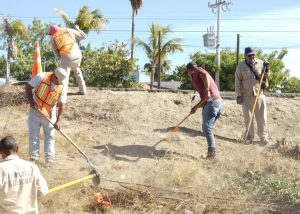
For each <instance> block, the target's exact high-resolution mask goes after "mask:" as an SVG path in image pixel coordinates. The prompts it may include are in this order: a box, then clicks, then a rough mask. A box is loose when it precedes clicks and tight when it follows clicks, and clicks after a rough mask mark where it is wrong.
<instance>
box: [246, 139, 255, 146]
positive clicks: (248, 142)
mask: <svg viewBox="0 0 300 214" xmlns="http://www.w3.org/2000/svg"><path fill="white" fill-rule="evenodd" d="M245 144H246V145H251V144H253V140H252V139H247V140H246V141H245Z"/></svg>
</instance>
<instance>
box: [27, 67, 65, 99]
mask: <svg viewBox="0 0 300 214" xmlns="http://www.w3.org/2000/svg"><path fill="white" fill-rule="evenodd" d="M45 76H46V72H42V73H39V74H37V75H36V76H35V77H33V78H32V79H31V80H30V81H29V82H28V84H29V85H31V86H32V87H34V91H36V90H37V89H38V87H39V86H40V84H41V82H42V81H43V79H44V78H45ZM55 86H56V85H55V84H54V83H53V82H51V85H50V87H51V90H53V89H54V87H55ZM33 99H34V101H35V102H36V103H37V101H36V100H35V96H33ZM58 102H59V103H64V104H65V103H66V102H67V87H65V86H64V88H63V90H62V93H61V95H60V97H59V100H58Z"/></svg>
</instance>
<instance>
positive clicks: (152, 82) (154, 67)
mask: <svg viewBox="0 0 300 214" xmlns="http://www.w3.org/2000/svg"><path fill="white" fill-rule="evenodd" d="M155 70H156V64H155V63H154V64H152V65H151V84H150V89H153V84H154V75H155Z"/></svg>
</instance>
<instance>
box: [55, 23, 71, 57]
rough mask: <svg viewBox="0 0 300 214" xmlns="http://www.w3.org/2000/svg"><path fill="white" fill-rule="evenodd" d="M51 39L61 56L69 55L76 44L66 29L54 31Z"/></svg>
mask: <svg viewBox="0 0 300 214" xmlns="http://www.w3.org/2000/svg"><path fill="white" fill-rule="evenodd" d="M52 38H53V41H54V43H55V46H56V48H57V49H58V51H59V53H62V54H69V53H71V50H72V48H73V46H74V44H75V42H76V41H75V40H74V38H73V37H72V36H71V34H70V33H69V31H68V30H67V29H62V30H58V31H56V32H55V34H54V35H53V36H52Z"/></svg>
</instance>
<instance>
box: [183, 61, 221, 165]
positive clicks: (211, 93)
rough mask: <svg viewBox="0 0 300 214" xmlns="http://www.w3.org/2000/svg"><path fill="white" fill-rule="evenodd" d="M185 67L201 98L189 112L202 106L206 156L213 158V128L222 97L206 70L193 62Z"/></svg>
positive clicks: (218, 115)
mask: <svg viewBox="0 0 300 214" xmlns="http://www.w3.org/2000/svg"><path fill="white" fill-rule="evenodd" d="M186 69H187V75H188V76H189V77H190V78H191V79H192V83H193V87H194V89H195V90H196V91H197V92H198V93H199V95H200V98H201V101H200V102H199V103H198V104H197V105H195V106H194V107H193V108H192V109H191V113H195V112H196V110H197V109H198V108H199V107H203V111H202V130H203V134H204V136H205V137H206V140H207V145H208V153H207V158H208V159H213V158H215V156H216V143H215V137H214V134H213V129H214V125H215V123H216V120H217V119H218V118H219V117H220V115H221V112H222V98H221V96H220V93H219V90H218V87H217V85H216V83H215V81H214V80H213V78H212V77H211V76H210V74H209V73H208V72H207V71H206V70H204V69H203V68H201V67H199V68H198V67H197V65H196V64H195V63H194V62H190V63H188V64H187V65H186Z"/></svg>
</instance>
